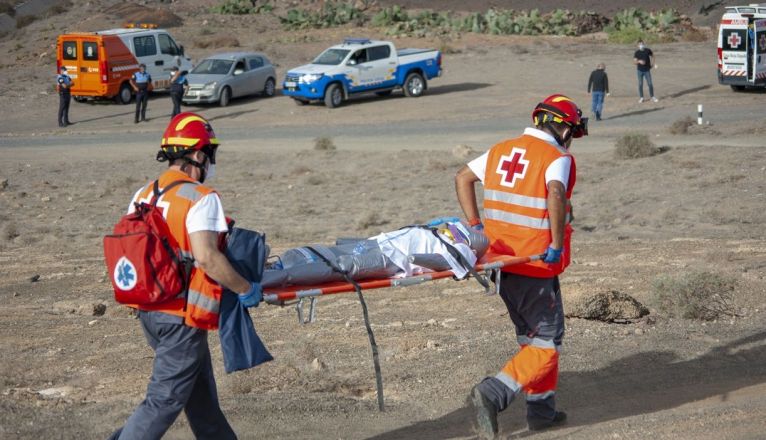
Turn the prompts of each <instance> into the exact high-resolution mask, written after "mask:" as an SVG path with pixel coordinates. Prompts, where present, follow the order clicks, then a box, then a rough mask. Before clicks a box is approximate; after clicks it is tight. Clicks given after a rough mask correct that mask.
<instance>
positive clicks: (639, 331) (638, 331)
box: [633, 328, 644, 336]
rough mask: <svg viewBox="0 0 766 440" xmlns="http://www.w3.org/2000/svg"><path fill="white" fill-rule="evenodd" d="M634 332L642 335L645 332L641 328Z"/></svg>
mask: <svg viewBox="0 0 766 440" xmlns="http://www.w3.org/2000/svg"><path fill="white" fill-rule="evenodd" d="M633 333H635V334H637V335H639V336H640V335H643V334H644V330H643V329H640V328H637V329H635V330H633Z"/></svg>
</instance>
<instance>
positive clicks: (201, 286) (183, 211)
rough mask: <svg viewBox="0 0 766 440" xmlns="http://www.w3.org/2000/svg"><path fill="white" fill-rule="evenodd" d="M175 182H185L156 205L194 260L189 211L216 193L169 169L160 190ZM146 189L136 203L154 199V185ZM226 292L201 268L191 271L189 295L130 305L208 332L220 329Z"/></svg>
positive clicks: (161, 177)
mask: <svg viewBox="0 0 766 440" xmlns="http://www.w3.org/2000/svg"><path fill="white" fill-rule="evenodd" d="M176 180H186V181H188V182H189V183H184V184H182V185H178V186H176V187H174V188H171V189H170V190H169V191H168V192H167V193H165V194H163V195H162V197H161V198H160V200H159V201H158V203H157V207H159V208H162V213H163V215H164V216H165V220H166V221H167V223H168V227H169V228H170V233H171V234H172V235H173V237H174V238H175V239H176V241H178V246H179V248H180V250H181V253H182V255H184V256H188V257H191V256H192V252H191V243H190V242H189V233H188V231H187V230H186V216H187V214H188V213H189V210H190V209H191V208H192V206H194V204H195V203H197V202H198V201H199V200H201V199H202V198H203V197H205V196H206V195H208V194H210V193H213V192H215V191H214V190H213V189H211V188H208V187H206V186H203V185H201V184H198V183H197V182H196V181H194V180H193V179H192V178H190V177H189V176H188V175H186V174H184V173H182V172H180V171H176V170H167V171H165V172H164V173H162V175H161V176H160V177H159V181H160V183H159V187H160V190H162V188H164V187H166V186H167V185H169V184H170V183H172V182H175V181H176ZM153 183H154V182H150V183H149V184H148V185H146V187H144V188H143V189H142V190H141V191H140V193H139V197H138V199H137V201H139V202H140V201H148V200H151V198H152V184H153ZM222 292H223V289H222V287H221V285H220V284H218V283H217V282H215V281H214V280H213V279H212V278H210V277H208V276H207V275H206V274H205V272H204V271H203V270H202V269H200V268H199V267H196V266H195V267H194V268H192V272H191V279H190V282H189V291H188V294H186V295H185V294H184V293H181V294H180V295H179V296H178V297H176V298H174V299H172V300H170V301H166V302H163V303H160V304H152V305H141V306H136V305H131V307H135V308H139V309H141V310H156V311H160V312H163V313H168V314H171V315H176V316H181V317H183V318H184V323H185V324H186V325H188V326H190V327H197V328H201V329H205V330H214V329H217V328H218V311H219V309H220V306H221V294H222Z"/></svg>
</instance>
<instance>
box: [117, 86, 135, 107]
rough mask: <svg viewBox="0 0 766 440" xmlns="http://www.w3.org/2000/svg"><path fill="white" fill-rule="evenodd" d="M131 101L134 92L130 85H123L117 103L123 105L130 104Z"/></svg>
mask: <svg viewBox="0 0 766 440" xmlns="http://www.w3.org/2000/svg"><path fill="white" fill-rule="evenodd" d="M131 99H133V90H132V89H131V88H130V84H128V83H122V85H121V86H120V92H119V93H118V94H117V102H118V103H120V104H123V105H125V104H130V100H131Z"/></svg>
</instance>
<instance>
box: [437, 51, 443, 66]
mask: <svg viewBox="0 0 766 440" xmlns="http://www.w3.org/2000/svg"><path fill="white" fill-rule="evenodd" d="M436 65H437V66H439V67H441V66H442V54H439V56H438V57H436Z"/></svg>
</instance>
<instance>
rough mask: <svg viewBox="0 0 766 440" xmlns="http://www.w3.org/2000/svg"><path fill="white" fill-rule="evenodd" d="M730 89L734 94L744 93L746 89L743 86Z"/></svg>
mask: <svg viewBox="0 0 766 440" xmlns="http://www.w3.org/2000/svg"><path fill="white" fill-rule="evenodd" d="M731 89H732V90H734V91H735V92H744V91H745V89H746V87H745V86H731Z"/></svg>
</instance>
